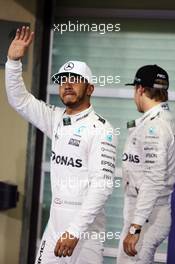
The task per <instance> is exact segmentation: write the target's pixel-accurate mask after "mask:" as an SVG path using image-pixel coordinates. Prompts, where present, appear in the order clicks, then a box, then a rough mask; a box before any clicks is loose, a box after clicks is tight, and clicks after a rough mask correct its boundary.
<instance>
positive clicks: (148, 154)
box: [146, 153, 157, 158]
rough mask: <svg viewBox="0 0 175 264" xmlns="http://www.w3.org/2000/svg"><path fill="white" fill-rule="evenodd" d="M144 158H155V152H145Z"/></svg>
mask: <svg viewBox="0 0 175 264" xmlns="http://www.w3.org/2000/svg"><path fill="white" fill-rule="evenodd" d="M146 158H157V154H155V153H147V154H146Z"/></svg>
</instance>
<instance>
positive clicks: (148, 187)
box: [117, 65, 175, 264]
mask: <svg viewBox="0 0 175 264" xmlns="http://www.w3.org/2000/svg"><path fill="white" fill-rule="evenodd" d="M128 85H133V86H134V87H135V88H134V89H135V95H134V100H135V103H136V106H137V109H138V111H139V112H141V113H143V116H142V117H141V118H139V119H137V120H133V121H130V122H128V124H127V127H128V138H127V140H126V145H125V148H124V153H123V181H124V189H125V200H124V227H123V231H122V234H121V239H120V245H119V252H118V257H117V264H136V263H137V264H153V263H154V256H155V252H156V249H157V247H158V246H159V245H160V244H161V243H162V241H163V240H164V239H165V238H166V237H167V236H168V233H169V230H170V225H171V205H170V200H171V193H172V191H173V185H174V182H175V120H174V119H173V116H172V114H171V112H170V109H169V106H168V103H167V100H168V86H169V78H168V74H167V72H166V71H165V70H164V69H162V68H161V67H159V66H157V65H146V66H143V67H141V68H140V69H139V70H138V71H137V73H136V76H135V79H134V82H133V83H132V84H128Z"/></svg>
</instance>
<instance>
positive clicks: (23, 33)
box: [20, 27, 26, 40]
mask: <svg viewBox="0 0 175 264" xmlns="http://www.w3.org/2000/svg"><path fill="white" fill-rule="evenodd" d="M25 32H26V27H22V29H21V34H20V39H21V40H23V38H24V35H25Z"/></svg>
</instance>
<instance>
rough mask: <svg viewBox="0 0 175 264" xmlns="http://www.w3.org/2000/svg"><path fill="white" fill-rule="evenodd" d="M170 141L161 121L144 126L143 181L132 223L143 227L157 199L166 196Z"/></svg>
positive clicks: (166, 128) (166, 129) (164, 124)
mask: <svg viewBox="0 0 175 264" xmlns="http://www.w3.org/2000/svg"><path fill="white" fill-rule="evenodd" d="M171 141H172V136H171V133H170V130H169V128H168V126H167V124H166V123H165V122H163V120H160V119H158V120H155V121H154V122H152V123H151V124H150V126H145V128H144V133H143V135H142V153H143V157H142V159H143V173H144V180H143V182H142V184H141V186H140V188H139V193H138V196H137V203H136V209H135V213H134V218H133V221H132V223H134V224H138V225H141V226H142V225H143V224H144V223H145V222H146V220H147V219H149V216H150V214H151V212H152V210H153V208H154V205H155V203H156V201H157V199H158V198H159V197H160V196H162V193H164V195H166V187H167V177H168V152H169V145H170V143H171Z"/></svg>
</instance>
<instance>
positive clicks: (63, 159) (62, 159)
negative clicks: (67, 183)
mask: <svg viewBox="0 0 175 264" xmlns="http://www.w3.org/2000/svg"><path fill="white" fill-rule="evenodd" d="M51 160H52V161H54V162H55V163H57V164H59V165H64V166H72V167H77V168H81V167H82V160H81V159H73V158H72V157H67V156H60V155H56V153H55V152H54V151H52V157H51Z"/></svg>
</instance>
